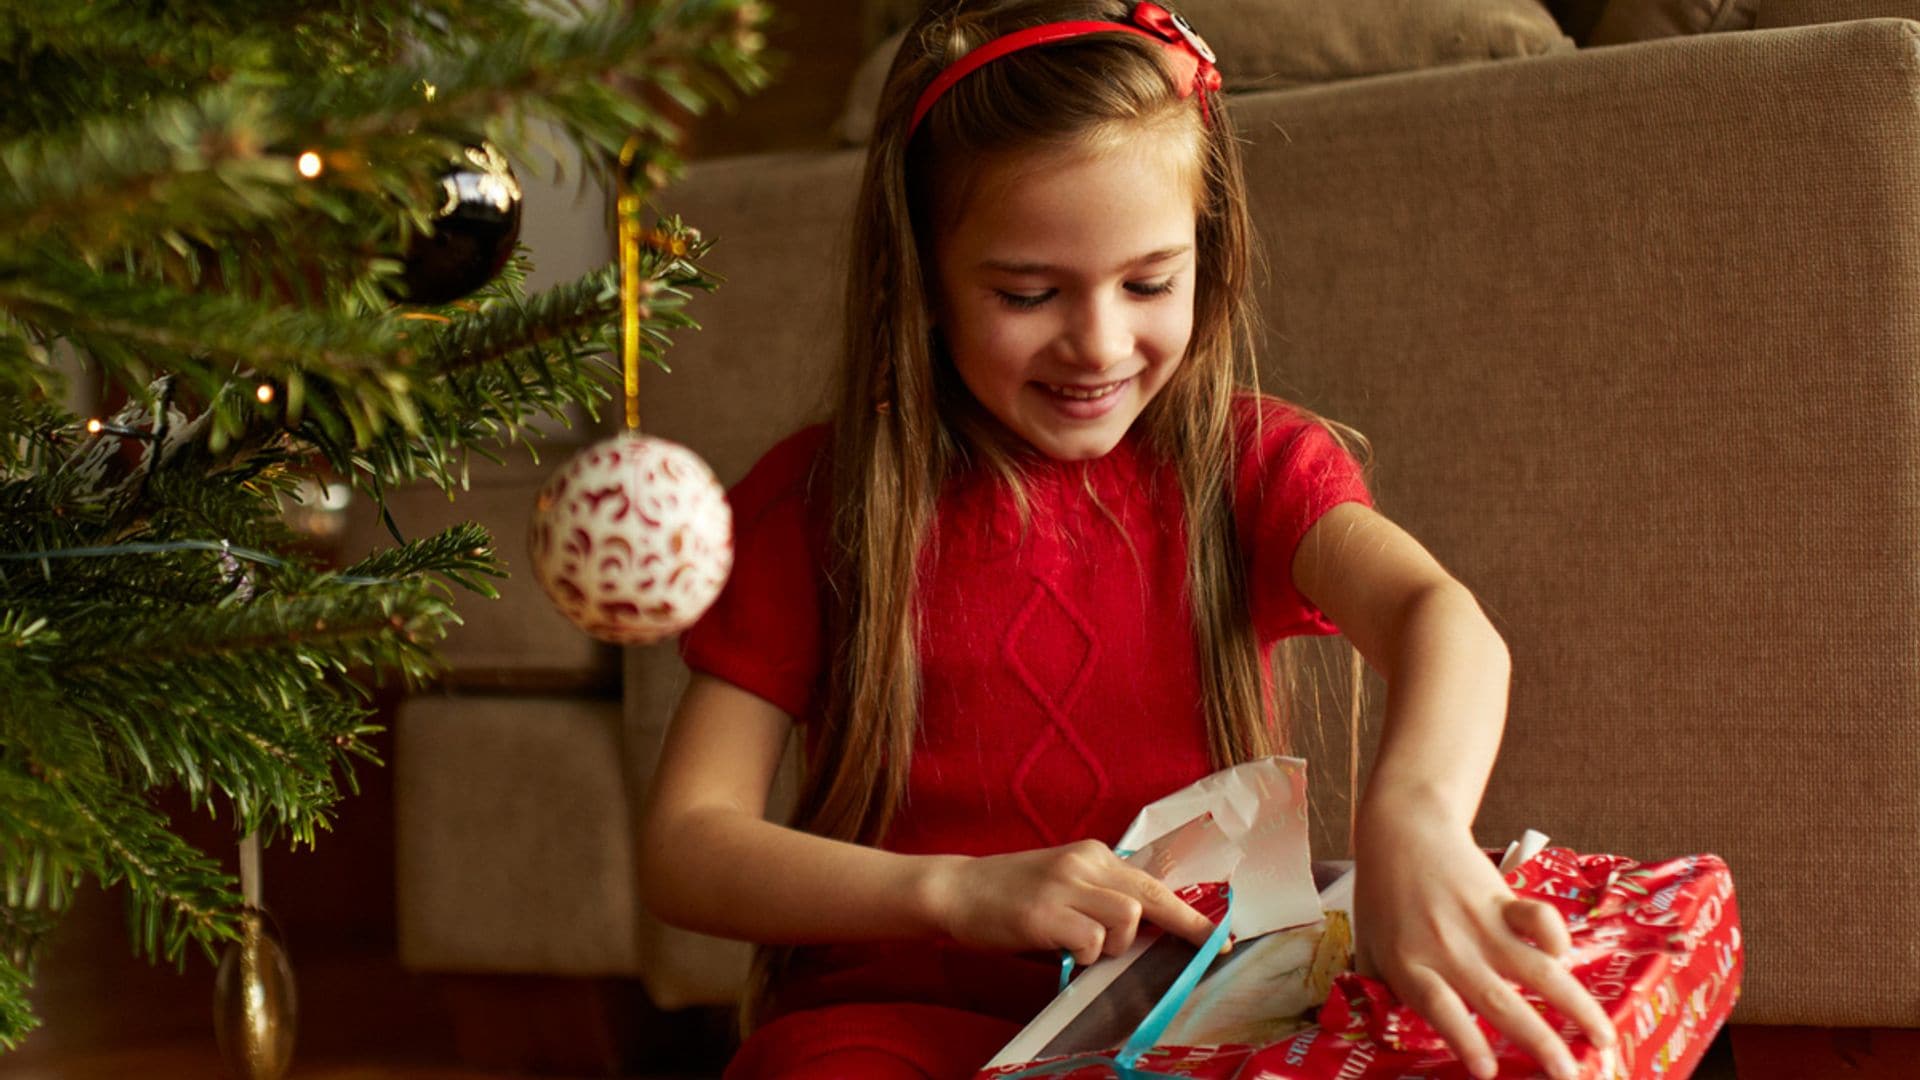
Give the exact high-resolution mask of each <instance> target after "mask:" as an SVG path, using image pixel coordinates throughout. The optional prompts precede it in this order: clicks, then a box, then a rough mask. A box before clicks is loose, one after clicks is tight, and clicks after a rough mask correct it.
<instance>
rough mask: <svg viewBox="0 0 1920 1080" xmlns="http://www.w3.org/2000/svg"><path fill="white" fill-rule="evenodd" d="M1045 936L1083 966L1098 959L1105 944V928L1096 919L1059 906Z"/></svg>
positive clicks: (1054, 945)
mask: <svg viewBox="0 0 1920 1080" xmlns="http://www.w3.org/2000/svg"><path fill="white" fill-rule="evenodd" d="M1051 922H1052V924H1053V925H1052V927H1051V928H1050V929H1049V930H1048V931H1046V936H1047V938H1048V939H1049V941H1050V942H1051V944H1052V946H1053V947H1054V948H1056V949H1063V950H1065V951H1066V952H1067V953H1069V954H1070V955H1072V957H1073V962H1074V963H1076V964H1079V965H1080V966H1081V967H1085V966H1087V965H1089V964H1091V963H1093V962H1094V961H1095V960H1098V959H1100V954H1101V952H1102V951H1103V950H1104V949H1105V948H1106V946H1107V928H1106V926H1104V925H1103V924H1102V923H1101V922H1100V921H1099V920H1098V919H1095V918H1093V917H1091V916H1089V915H1086V914H1084V913H1082V912H1080V911H1077V910H1075V909H1073V908H1066V907H1063V908H1059V909H1058V910H1057V914H1056V915H1055V916H1054V918H1053V919H1052V920H1051Z"/></svg>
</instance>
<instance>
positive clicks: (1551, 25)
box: [838, 0, 1733, 143]
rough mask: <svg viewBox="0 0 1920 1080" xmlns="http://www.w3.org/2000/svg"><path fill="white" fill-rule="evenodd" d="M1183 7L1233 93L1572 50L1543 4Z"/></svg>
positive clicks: (862, 78) (1361, 1)
mask: <svg viewBox="0 0 1920 1080" xmlns="http://www.w3.org/2000/svg"><path fill="white" fill-rule="evenodd" d="M1729 2H1733V0H1729ZM1179 8H1180V10H1181V12H1182V13H1183V14H1185V15H1186V16H1187V17H1188V18H1189V19H1190V20H1191V21H1192V22H1193V26H1194V29H1196V30H1198V31H1199V32H1200V33H1201V34H1202V35H1203V36H1206V38H1207V43H1208V44H1209V45H1211V46H1212V47H1213V50H1214V52H1215V53H1217V54H1218V55H1219V58H1220V74H1221V76H1222V78H1223V79H1224V80H1225V83H1226V89H1227V91H1228V92H1230V93H1231V92H1234V91H1243V90H1265V89H1274V88H1279V87H1287V86H1301V85H1306V84H1310V83H1325V82H1337V81H1339V80H1341V79H1356V78H1361V77H1364V76H1367V75H1385V74H1388V73H1391V72H1395V71H1412V70H1416V69H1419V68H1429V67H1439V66H1442V65H1446V64H1460V63H1468V62H1472V61H1475V60H1500V59H1506V58H1511V57H1518V56H1535V55H1539V54H1541V53H1549V52H1555V51H1558V50H1561V49H1571V48H1573V41H1572V39H1570V38H1568V37H1567V36H1566V35H1565V34H1564V33H1562V32H1561V30H1560V26H1559V24H1558V23H1556V22H1555V21H1554V18H1553V15H1552V14H1551V13H1550V12H1548V10H1547V9H1546V7H1545V6H1544V5H1543V4H1541V3H1540V2H1539V0H1341V2H1340V3H1333V4H1330V3H1324V2H1322V0H1187V2H1185V3H1181V4H1180V5H1179ZM903 36H904V33H902V34H895V35H894V36H893V37H891V38H888V39H887V40H886V41H885V42H883V43H881V45H880V46H879V47H878V48H876V49H875V50H874V51H873V53H872V54H871V55H869V56H868V58H867V60H866V62H865V63H863V64H862V65H861V66H860V70H859V71H858V72H857V73H856V74H855V76H854V79H853V84H852V86H851V88H850V89H849V92H848V96H847V105H846V108H845V109H844V110H843V111H842V112H841V117H840V123H839V125H838V129H839V133H840V137H841V138H842V139H843V140H845V141H846V142H848V143H859V142H865V141H866V138H867V134H868V132H870V131H872V130H873V116H874V110H875V108H876V105H877V102H878V101H879V97H880V88H881V85H882V84H883V83H884V82H885V81H886V74H887V68H888V67H889V66H890V65H891V64H892V62H893V54H894V52H896V51H897V50H898V49H899V47H900V39H901V38H902V37H903Z"/></svg>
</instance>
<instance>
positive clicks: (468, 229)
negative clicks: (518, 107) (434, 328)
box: [395, 142, 521, 305]
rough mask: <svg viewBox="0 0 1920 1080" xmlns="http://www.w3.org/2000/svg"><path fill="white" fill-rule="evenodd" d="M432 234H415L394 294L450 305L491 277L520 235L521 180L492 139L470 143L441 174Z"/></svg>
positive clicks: (408, 300) (403, 298) (410, 300)
mask: <svg viewBox="0 0 1920 1080" xmlns="http://www.w3.org/2000/svg"><path fill="white" fill-rule="evenodd" d="M440 190H441V193H442V194H443V196H444V199H443V201H442V202H441V204H440V206H439V207H438V208H437V209H436V210H435V211H434V217H433V235H431V236H425V235H416V236H414V238H413V240H412V241H411V242H410V243H409V244H408V246H407V252H406V255H405V257H404V259H403V260H402V261H403V263H404V265H405V272H404V273H403V274H402V275H401V278H400V288H399V293H398V295H396V296H395V299H397V300H400V301H402V302H404V303H408V304H426V305H435V304H450V303H452V302H453V301H455V300H458V299H460V298H461V297H463V296H466V295H468V294H469V293H471V292H473V291H474V290H476V289H478V288H480V287H481V286H482V285H485V284H486V283H487V282H489V281H492V280H493V276H494V275H495V274H498V273H499V272H500V268H501V267H502V266H505V265H506V264H507V259H508V258H510V257H511V256H512V255H513V246H514V244H515V242H517V241H518V240H519V239H520V205H521V194H520V181H519V180H518V179H516V178H515V177H514V175H513V169H512V168H510V167H509V166H508V164H507V159H506V157H505V156H504V155H502V154H501V153H500V151H499V150H498V149H497V148H495V147H494V145H493V144H492V143H488V142H481V143H478V144H477V145H473V146H468V147H467V148H466V149H465V151H464V152H463V153H462V155H461V158H460V159H459V160H458V161H457V162H455V164H454V166H453V168H451V169H449V170H448V171H447V173H446V174H445V175H444V176H442V177H441V178H440Z"/></svg>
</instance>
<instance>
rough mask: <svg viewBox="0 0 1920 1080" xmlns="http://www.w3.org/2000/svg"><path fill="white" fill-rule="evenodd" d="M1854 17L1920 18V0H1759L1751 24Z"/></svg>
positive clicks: (1760, 26)
mask: <svg viewBox="0 0 1920 1080" xmlns="http://www.w3.org/2000/svg"><path fill="white" fill-rule="evenodd" d="M1856 19H1920V0H1761V2H1760V6H1759V8H1758V10H1756V11H1755V13H1754V21H1753V28H1754V29H1755V30H1778V29H1780V28H1782V27H1787V26H1816V25H1819V24H1820V23H1837V22H1852V21H1854V20H1856Z"/></svg>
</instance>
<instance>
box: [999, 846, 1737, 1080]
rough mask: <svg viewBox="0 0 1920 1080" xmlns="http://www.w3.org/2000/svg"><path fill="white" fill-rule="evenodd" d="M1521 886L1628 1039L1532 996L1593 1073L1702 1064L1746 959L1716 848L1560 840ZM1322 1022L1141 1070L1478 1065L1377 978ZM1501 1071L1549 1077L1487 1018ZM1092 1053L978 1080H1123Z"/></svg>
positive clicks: (1459, 1071)
mask: <svg viewBox="0 0 1920 1080" xmlns="http://www.w3.org/2000/svg"><path fill="white" fill-rule="evenodd" d="M1507 881H1508V884H1509V885H1511V886H1512V887H1513V890H1514V892H1515V894H1516V895H1519V896H1526V897H1534V898H1538V899H1542V900H1546V901H1547V902H1549V903H1551V904H1553V905H1554V907H1556V908H1558V909H1559V911H1560V913H1561V914H1562V915H1564V916H1566V919H1567V928H1568V930H1569V931H1570V933H1571V936H1572V938H1573V956H1572V961H1573V973H1574V976H1575V977H1576V978H1578V979H1579V980H1580V982H1581V983H1582V984H1583V985H1584V986H1586V988H1587V989H1588V990H1589V991H1590V992H1591V993H1592V994H1593V995H1594V997H1595V998H1596V999H1597V1000H1598V1001H1599V1002H1600V1005H1601V1007H1602V1008H1604V1009H1605V1010H1606V1011H1607V1014H1608V1016H1610V1017H1611V1018H1612V1020H1613V1027H1614V1030H1615V1031H1616V1032H1617V1033H1618V1034H1619V1041H1618V1043H1617V1045H1616V1046H1615V1047H1613V1048H1612V1049H1609V1050H1605V1051H1602V1050H1600V1049H1598V1048H1596V1047H1594V1046H1593V1045H1591V1044H1590V1043H1589V1042H1588V1041H1587V1040H1586V1039H1585V1037H1584V1036H1582V1035H1581V1034H1580V1031H1579V1029H1578V1028H1577V1027H1575V1026H1574V1025H1573V1024H1571V1023H1569V1022H1567V1021H1566V1020H1565V1019H1564V1018H1562V1017H1561V1016H1559V1014H1557V1013H1556V1012H1554V1011H1553V1010H1552V1009H1550V1008H1548V1007H1547V1006H1546V1005H1545V1004H1544V1003H1542V1002H1541V1001H1540V999H1539V998H1538V997H1537V996H1536V995H1533V994H1531V993H1529V994H1527V999H1528V1000H1529V1001H1530V1002H1532V1003H1533V1005H1534V1007H1535V1008H1537V1009H1539V1010H1540V1011H1541V1013H1542V1014H1543V1015H1545V1016H1546V1017H1547V1019H1548V1021H1549V1022H1550V1023H1552V1024H1554V1025H1555V1026H1556V1027H1557V1028H1558V1029H1559V1031H1560V1032H1561V1034H1562V1035H1563V1036H1564V1037H1566V1039H1567V1041H1568V1046H1569V1048H1570V1049H1571V1050H1572V1051H1573V1055H1574V1059H1575V1061H1577V1062H1578V1063H1579V1065H1580V1070H1581V1071H1580V1075H1581V1077H1582V1080H1654V1078H1662V1080H1665V1078H1670V1077H1684V1076H1687V1075H1688V1074H1690V1073H1691V1072H1692V1071H1693V1069H1694V1067H1695V1066H1697V1065H1698V1064H1699V1063H1700V1058H1701V1055H1703V1054H1704V1053H1705V1052H1706V1049H1707V1046H1708V1044H1709V1043H1711V1042H1712V1041H1713V1037H1714V1035H1715V1034H1716V1033H1717V1032H1718V1031H1719V1030H1720V1026H1721V1025H1722V1024H1724V1023H1725V1022H1726V1019H1727V1016H1728V1015H1729V1014H1730V1013H1732V1011H1733V1005H1734V1002H1735V1001H1736V1000H1737V999H1738V998H1739V996H1740V975H1741V972H1742V970H1743V969H1744V966H1745V954H1744V952H1743V950H1742V948H1741V943H1740V915H1739V908H1738V905H1737V904H1736V902H1735V899H1734V894H1733V877H1732V875H1731V874H1730V873H1728V871H1727V867H1726V864H1725V863H1724V862H1722V861H1721V860H1720V859H1719V858H1718V857H1716V856H1713V855H1689V856H1686V857H1684V858H1678V859H1670V860H1667V861H1665V862H1658V863H1649V864H1646V865H1641V864H1639V863H1635V862H1634V861H1632V860H1630V859H1625V858H1621V857H1619V856H1616V855H1577V854H1575V853H1573V852H1571V851H1568V850H1566V849H1564V848H1548V849H1546V850H1545V851H1542V852H1540V853H1539V854H1538V855H1536V856H1534V857H1533V858H1532V859H1529V860H1527V861H1526V862H1525V863H1523V864H1521V866H1520V867H1519V868H1518V869H1516V870H1515V871H1514V872H1513V873H1511V874H1509V875H1508V876H1507ZM1319 1021H1320V1022H1319V1026H1318V1027H1315V1028H1310V1029H1308V1030H1306V1031H1303V1032H1301V1033H1299V1034H1297V1035H1294V1036H1291V1037H1289V1038H1287V1039H1283V1040H1281V1041H1280V1042H1277V1043H1274V1044H1272V1045H1269V1046H1260V1047H1254V1046H1221V1047H1163V1048H1159V1049H1156V1050H1154V1051H1153V1052H1151V1053H1149V1054H1147V1055H1146V1056H1145V1057H1143V1058H1142V1059H1141V1060H1140V1062H1139V1063H1138V1065H1137V1067H1136V1068H1135V1069H1134V1070H1133V1071H1132V1073H1131V1075H1133V1076H1141V1077H1150V1076H1153V1075H1154V1074H1161V1075H1165V1076H1182V1077H1196V1078H1207V1080H1410V1078H1415V1077H1420V1078H1431V1080H1467V1078H1468V1077H1469V1076H1470V1075H1471V1074H1470V1073H1468V1071H1467V1068H1466V1066H1465V1065H1464V1064H1462V1063H1461V1062H1460V1060H1459V1059H1458V1058H1456V1057H1455V1056H1454V1055H1453V1052H1452V1051H1451V1050H1449V1049H1448V1048H1447V1047H1446V1044H1445V1043H1444V1042H1443V1041H1442V1040H1441V1039H1440V1037H1439V1036H1438V1035H1437V1034H1435V1032H1434V1031H1433V1029H1432V1028H1431V1027H1429V1026H1428V1025H1427V1023H1426V1021H1424V1020H1423V1019H1421V1018H1420V1017H1419V1016H1418V1015H1417V1014H1415V1013H1414V1012H1413V1010H1412V1009H1410V1008H1408V1007H1407V1006H1405V1005H1402V1004H1400V1003H1398V1002H1397V1001H1395V1000H1394V998H1393V995H1392V992H1391V991H1389V990H1388V989H1387V988H1386V986H1385V985H1384V984H1382V983H1380V982H1378V981H1377V980H1374V979H1369V978H1366V977H1364V976H1361V975H1357V974H1354V973H1352V972H1348V973H1345V974H1342V975H1340V976H1339V977H1338V978H1337V979H1335V981H1334V988H1333V991H1332V993H1331V994H1330V995H1329V996H1328V999H1327V1004H1326V1005H1325V1007H1323V1008H1322V1009H1321V1011H1320V1017H1319ZM1481 1028H1482V1030H1484V1031H1485V1032H1486V1033H1487V1036H1488V1039H1489V1041H1490V1042H1491V1043H1492V1045H1493V1049H1494V1053H1495V1054H1496V1055H1497V1056H1498V1058H1499V1061H1500V1076H1502V1077H1531V1076H1537V1075H1543V1074H1542V1073H1540V1071H1539V1068H1538V1066H1536V1065H1535V1064H1534V1062H1533V1059H1532V1058H1531V1057H1529V1056H1528V1055H1526V1054H1525V1053H1524V1052H1522V1051H1521V1050H1520V1049H1519V1048H1518V1047H1516V1046H1514V1045H1513V1044H1512V1043H1510V1042H1508V1041H1507V1040H1506V1039H1505V1038H1504V1037H1503V1036H1501V1035H1499V1034H1498V1033H1496V1032H1495V1031H1494V1030H1493V1029H1492V1028H1491V1027H1489V1026H1488V1025H1487V1024H1486V1023H1485V1022H1484V1021H1482V1023H1481ZM1114 1075H1116V1070H1115V1068H1114V1067H1113V1066H1112V1065H1110V1064H1098V1063H1090V1062H1088V1061H1087V1059H1086V1058H1084V1057H1082V1058H1077V1059H1062V1060H1059V1061H1057V1062H1055V1063H1052V1064H1049V1063H1045V1062H1036V1063H1032V1064H1029V1065H1016V1066H1007V1067H1003V1068H999V1069H992V1070H988V1071H985V1072H982V1073H980V1074H979V1078H978V1080H990V1078H993V1080H1007V1078H1011V1077H1015V1076H1019V1077H1023V1078H1024V1077H1051V1078H1055V1080H1094V1078H1097V1077H1112V1076H1114Z"/></svg>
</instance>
